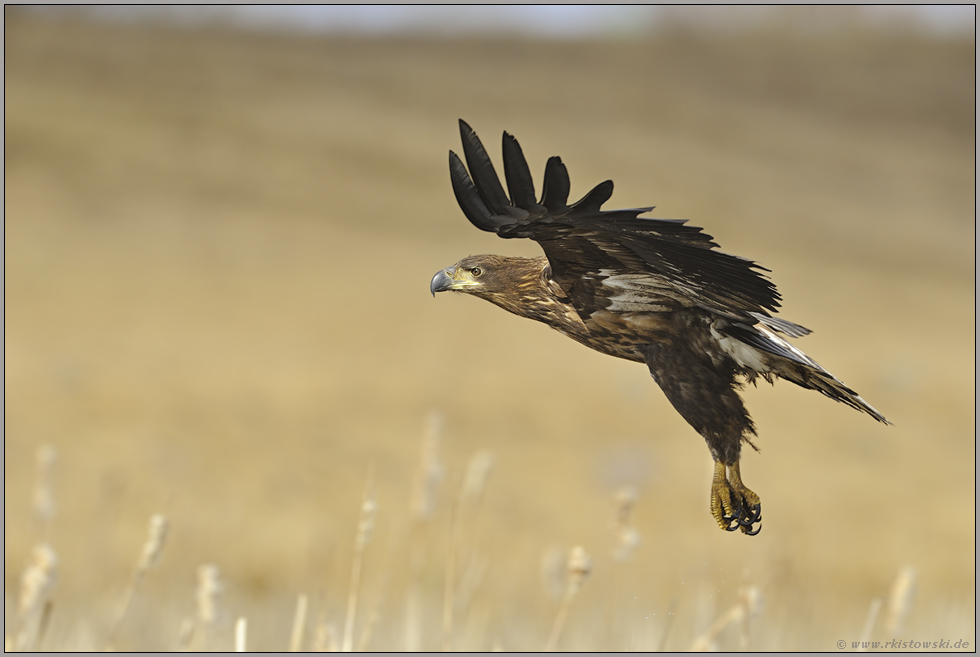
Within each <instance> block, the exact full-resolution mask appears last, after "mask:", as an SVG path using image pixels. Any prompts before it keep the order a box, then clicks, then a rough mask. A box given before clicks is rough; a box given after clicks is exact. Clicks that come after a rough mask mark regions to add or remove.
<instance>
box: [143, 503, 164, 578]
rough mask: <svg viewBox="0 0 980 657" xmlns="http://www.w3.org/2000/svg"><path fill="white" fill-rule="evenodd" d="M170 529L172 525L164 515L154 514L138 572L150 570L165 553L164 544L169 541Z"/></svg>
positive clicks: (151, 517)
mask: <svg viewBox="0 0 980 657" xmlns="http://www.w3.org/2000/svg"><path fill="white" fill-rule="evenodd" d="M169 528H170V523H169V522H167V519H166V518H165V517H164V516H163V515H162V514H159V513H154V514H153V515H152V516H150V525H149V533H148V534H147V537H146V543H144V544H143V551H142V552H140V558H139V562H138V563H137V565H136V568H137V569H138V570H148V569H149V568H150V567H151V566H153V565H154V564H155V563H156V562H157V559H159V558H160V552H161V551H163V544H164V542H165V541H166V540H167V530H168V529H169Z"/></svg>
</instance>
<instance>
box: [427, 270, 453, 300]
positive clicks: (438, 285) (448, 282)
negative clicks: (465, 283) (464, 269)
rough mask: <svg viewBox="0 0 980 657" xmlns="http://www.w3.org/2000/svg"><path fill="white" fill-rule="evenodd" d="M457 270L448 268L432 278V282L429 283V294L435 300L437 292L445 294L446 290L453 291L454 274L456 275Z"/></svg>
mask: <svg viewBox="0 0 980 657" xmlns="http://www.w3.org/2000/svg"><path fill="white" fill-rule="evenodd" d="M455 269H456V268H455V267H448V268H446V269H443V270H442V271H440V272H438V273H436V275H435V276H433V277H432V282H431V283H429V292H431V293H432V296H433V298H435V296H436V292H445V291H446V290H451V289H453V283H454V281H453V273H455V272H454V270H455Z"/></svg>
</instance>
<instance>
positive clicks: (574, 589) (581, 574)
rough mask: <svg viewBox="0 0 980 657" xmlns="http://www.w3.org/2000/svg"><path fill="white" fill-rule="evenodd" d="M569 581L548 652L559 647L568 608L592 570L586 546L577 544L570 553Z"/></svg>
mask: <svg viewBox="0 0 980 657" xmlns="http://www.w3.org/2000/svg"><path fill="white" fill-rule="evenodd" d="M566 570H567V582H566V585H565V597H564V598H562V601H561V606H560V607H559V608H558V616H556V617H555V623H554V625H552V626H551V636H550V637H549V638H548V645H547V646H546V647H545V651H546V652H553V651H554V650H555V649H556V648H557V647H558V640H559V639H560V638H561V633H562V630H563V629H564V628H565V619H566V618H567V617H568V610H569V609H570V608H571V606H572V601H573V600H574V599H575V596H576V595H578V592H579V590H580V589H581V588H582V584H583V583H584V582H585V580H586V578H587V577H588V576H589V574H590V573H591V572H592V558H591V557H590V556H589V554H588V553H587V552H586V551H585V548H583V547H581V546H578V545H576V546H575V547H573V548H572V549H571V551H570V552H569V553H568V564H567V567H566Z"/></svg>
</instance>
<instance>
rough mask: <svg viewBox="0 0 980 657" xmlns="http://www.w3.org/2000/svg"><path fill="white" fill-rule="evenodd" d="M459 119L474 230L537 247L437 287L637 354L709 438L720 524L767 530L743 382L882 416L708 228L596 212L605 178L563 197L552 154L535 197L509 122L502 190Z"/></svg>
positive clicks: (459, 186) (451, 274)
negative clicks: (752, 469)
mask: <svg viewBox="0 0 980 657" xmlns="http://www.w3.org/2000/svg"><path fill="white" fill-rule="evenodd" d="M459 128H460V136H461V138H462V142H463V155H464V157H465V158H466V165H465V166H464V164H463V162H462V160H460V158H459V156H458V155H456V153H454V152H453V151H449V174H450V179H451V181H452V187H453V192H454V194H455V196H456V201H457V202H458V203H459V207H460V208H461V209H462V211H463V214H464V215H466V218H467V219H469V221H470V222H471V223H472V224H473V225H474V226H476V227H477V228H479V229H480V230H485V231H489V232H493V233H496V234H497V235H499V236H500V237H503V238H505V239H513V238H529V239H532V240H534V241H535V242H537V243H538V244H539V245H541V248H542V249H543V250H544V256H543V257H537V258H517V257H508V256H499V255H476V256H469V257H466V258H463V259H462V260H460V261H459V262H457V263H456V264H455V265H453V266H451V267H447V268H445V269H442V270H440V271H439V272H437V273H436V274H435V276H433V277H432V281H431V283H430V285H429V290H430V292H431V293H432V295H433V297H434V296H435V294H436V292H444V291H447V290H450V291H453V292H461V293H464V294H471V295H473V296H475V297H479V298H481V299H486V300H487V301H489V302H490V303H493V304H495V305H497V306H500V307H501V308H503V309H504V310H507V311H509V312H512V313H514V314H515V315H519V316H521V317H526V318H528V319H533V320H536V321H539V322H543V323H545V324H547V325H548V326H550V327H552V328H553V329H555V330H557V331H558V332H559V333H562V334H564V335H566V336H568V337H570V338H571V339H573V340H575V341H576V342H579V343H581V344H583V345H585V346H587V347H591V348H592V349H595V350H596V351H599V352H602V353H604V354H608V355H610V356H615V357H617V358H624V359H626V360H631V361H636V362H640V363H645V364H646V366H647V367H648V368H649V370H650V374H651V375H652V376H653V379H654V380H655V381H656V382H657V384H658V385H659V386H660V388H661V390H663V392H664V394H665V395H666V397H667V399H668V401H670V403H671V405H673V407H674V408H675V409H676V410H677V412H678V413H680V414H681V416H682V417H683V418H684V419H685V420H687V422H688V424H690V425H691V426H692V427H693V428H694V430H695V431H697V432H698V433H699V434H701V436H702V437H703V438H704V440H705V442H706V443H707V445H708V450H709V451H710V452H711V457H712V459H713V460H714V473H713V476H712V480H711V491H710V509H711V515H712V516H713V517H714V519H715V521H716V522H717V523H718V525H719V526H720V527H721V528H722V529H724V530H726V531H735V530H736V529H740V530H741V531H742V533H744V534H748V535H755V534H757V533H758V532H759V531H760V530H761V529H762V502H761V500H760V498H759V496H758V495H757V494H755V493H754V492H752V491H751V490H750V489H749V488H748V487H747V486H746V485H745V484H744V483H743V482H742V474H741V471H740V467H739V460H740V456H741V449H742V444H743V443H746V444H748V445H749V446H751V447H752V448H754V449H757V448H756V447H755V445H754V444H753V442H752V437H753V436H755V435H756V430H755V426H754V424H753V422H752V419H751V417H749V413H748V411H747V410H746V408H745V405H744V404H743V402H742V399H741V397H740V396H739V394H738V390H739V389H740V388H741V387H742V386H743V385H744V384H745V383H747V382H755V381H756V379H757V378H759V377H761V378H762V379H764V380H765V381H768V382H769V383H773V381H774V379H776V378H782V379H786V380H787V381H792V382H793V383H795V384H797V385H799V386H801V387H803V388H809V389H811V390H817V391H819V392H821V393H823V394H824V395H826V396H827V397H830V398H831V399H834V400H836V401H839V402H843V403H845V404H847V405H848V406H850V407H851V408H854V409H857V410H859V411H863V412H865V413H867V414H868V415H870V416H871V417H873V418H874V419H876V420H878V421H879V422H883V423H885V424H890V423H889V422H888V421H887V420H886V419H885V417H884V416H883V415H882V414H881V413H879V412H878V411H876V410H875V409H874V408H872V407H871V406H870V405H869V404H868V403H867V402H865V401H864V400H863V399H861V397H859V396H858V394H857V393H856V392H854V391H853V390H851V389H850V388H848V387H847V386H846V385H844V383H843V382H842V381H840V380H839V379H837V378H836V377H835V376H834V375H833V374H831V373H830V372H828V371H827V370H825V369H824V368H823V367H821V366H820V365H818V364H817V363H816V361H814V360H813V359H811V358H810V357H809V356H807V355H806V354H804V353H803V352H802V351H800V350H799V349H797V348H796V347H795V346H793V345H792V344H790V343H789V342H788V341H787V339H786V338H799V337H803V336H805V335H807V334H808V333H810V331H809V329H806V328H803V327H802V326H800V325H798V324H794V323H793V322H789V321H787V320H785V319H780V318H778V317H775V316H774V313H776V312H777V309H778V308H779V302H780V299H781V297H780V295H779V293H778V292H777V290H776V287H775V285H774V284H773V283H772V282H771V281H770V280H769V278H768V277H767V276H766V274H765V273H764V272H768V271H769V270H768V269H766V268H765V267H762V266H761V265H759V264H757V263H755V262H753V261H751V260H748V259H745V258H742V257H739V256H735V255H731V254H728V253H724V252H722V251H720V250H716V249H717V247H718V245H717V244H716V243H715V242H714V241H713V238H712V237H711V236H710V235H708V234H706V233H704V232H703V231H702V229H701V228H698V227H696V226H691V225H688V224H687V222H686V220H679V219H655V218H650V217H646V216H643V215H645V214H646V213H648V212H650V211H651V210H652V209H653V206H651V207H643V208H631V209H625V210H602V205H603V204H604V203H605V202H606V201H608V200H609V198H610V196H612V191H613V183H612V181H611V180H606V181H605V182H601V183H599V184H598V185H596V186H595V187H594V188H593V189H592V190H591V191H590V192H589V193H588V194H586V195H585V196H584V197H582V198H581V199H580V200H579V201H577V202H575V203H571V204H569V202H568V194H569V188H570V183H569V177H568V170H567V169H566V168H565V165H564V163H562V161H561V158H559V157H551V158H550V159H549V160H548V161H547V164H546V165H545V169H544V181H543V189H542V191H541V196H540V198H537V197H536V195H535V191H534V182H533V181H532V179H531V173H530V169H529V168H528V164H527V161H526V160H525V159H524V154H523V151H522V150H521V146H520V144H519V143H518V142H517V139H515V138H514V137H513V136H512V135H511V134H509V133H507V132H504V133H503V165H504V178H505V179H506V181H507V189H508V191H509V193H510V194H509V196H508V194H507V193H505V192H504V189H503V186H502V185H501V183H500V179H499V178H498V176H497V173H496V170H495V169H494V166H493V163H492V162H491V161H490V157H489V156H488V155H487V151H486V149H485V148H484V147H483V144H482V143H481V142H480V139H479V137H477V135H476V133H475V132H474V131H473V129H472V128H470V126H469V125H467V124H466V122H465V121H463V120H462V119H460V121H459ZM467 167H468V169H469V170H468V171H467Z"/></svg>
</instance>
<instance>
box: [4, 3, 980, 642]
mask: <svg viewBox="0 0 980 657" xmlns="http://www.w3.org/2000/svg"><path fill="white" fill-rule="evenodd" d="M974 23H975V15H974V8H973V7H972V6H969V7H964V6H959V7H931V8H909V7H905V8H860V9H858V8H852V9H846V8H845V9H839V8H827V7H823V8H812V7H811V8H803V7H801V8H759V7H757V8H749V9H722V8H671V9H656V8H645V7H628V8H623V7H619V8H615V7H613V8H596V7H547V8H545V7H538V8H515V7H510V8H496V7H495V8H488V7H483V8H473V9H467V8H441V7H429V8H409V7H385V8H379V7H374V8H370V7H368V8H360V7H359V8H353V7H348V8H339V7H334V8H309V7H304V8H285V7H275V8H270V7H246V8H224V7H223V8H210V9H197V8H165V9H162V8H157V9H140V10H136V9H132V8H129V9H117V8H112V9H108V8H103V9H70V8H57V9H50V8H49V9H40V10H28V9H12V8H9V7H8V8H5V11H4V92H5V93H4V187H5V193H4V214H5V222H4V244H5V248H4V294H5V307H4V310H5V312H4V404H5V413H4V628H5V631H4V633H5V638H6V645H7V647H41V648H42V649H103V648H106V647H114V648H118V649H137V650H138V649H142V650H170V649H175V648H179V647H191V648H215V649H230V647H231V646H232V635H233V626H234V624H235V621H236V619H238V618H245V619H247V637H248V647H249V648H250V649H261V650H284V649H286V647H287V646H288V645H293V646H295V645H297V644H296V643H292V644H291V643H290V642H291V641H294V642H295V641H296V638H295V637H296V636H297V634H296V633H295V631H294V629H293V628H294V626H298V627H301V628H303V630H302V632H301V633H299V634H298V636H299V637H300V638H299V640H300V641H301V643H300V644H299V645H301V646H302V647H303V648H307V649H310V648H317V647H327V648H329V647H337V646H340V647H343V644H344V640H345V639H347V641H348V642H349V643H351V645H352V647H355V648H356V647H366V648H368V649H375V650H403V649H425V650H431V649H438V648H440V647H454V648H457V649H464V650H489V649H494V648H502V649H505V650H539V649H542V648H544V647H545V646H546V645H547V644H548V642H549V640H552V641H554V645H557V647H559V648H564V649H570V650H627V649H635V650H657V649H667V650H682V649H686V648H688V647H691V646H692V645H693V646H696V647H708V648H711V647H715V648H720V649H738V648H751V649H757V650H836V649H837V648H838V644H837V642H838V641H845V642H847V647H848V649H850V647H851V642H852V641H858V640H860V639H862V638H870V639H871V640H879V641H889V640H892V639H903V640H904V639H914V640H917V641H923V642H926V641H930V642H931V641H941V640H952V641H953V642H955V641H956V640H958V639H959V640H967V641H970V643H971V645H973V644H975V642H974V638H975V582H976V580H975V574H976V571H975V547H976V542H975V536H976V515H975V514H976V505H975V476H976V470H975V457H976V448H975V410H976V406H975V398H974V395H975V374H976V368H975V362H976V361H975V359H976V349H975V280H974V275H975V255H976V250H975V237H976V224H975V144H976V133H975V111H976V105H975V93H976V84H975V82H976V69H975V30H974ZM458 118H464V119H465V120H466V121H468V122H469V123H470V124H471V125H472V126H473V127H474V129H475V130H476V131H477V133H478V134H479V135H480V136H481V137H482V138H483V140H484V143H485V144H487V146H488V149H489V151H490V154H491V157H492V158H494V159H495V161H496V162H498V163H499V141H498V139H499V136H500V134H501V132H502V131H503V130H507V131H509V132H511V133H513V134H514V135H516V136H517V137H518V139H519V140H520V141H521V144H522V146H523V148H524V152H525V155H526V156H527V159H528V162H529V164H530V166H531V170H532V173H533V174H534V176H535V178H536V181H537V183H538V185H539V186H540V180H541V179H540V176H541V173H542V172H543V169H544V163H545V161H546V159H547V158H548V157H549V156H551V155H561V156H562V158H563V160H564V162H565V163H566V164H567V165H568V167H569V172H570V175H571V180H572V196H573V197H576V198H577V197H578V196H581V195H582V194H583V193H584V192H585V191H587V190H588V189H590V188H591V187H592V186H593V185H595V184H596V183H598V182H600V181H602V180H605V179H607V178H611V179H613V180H614V181H615V183H616V193H615V194H614V196H613V199H612V200H611V201H610V202H609V204H608V206H607V207H608V208H614V207H636V206H642V205H652V204H656V205H657V206H658V207H657V209H656V210H655V211H654V213H653V214H654V216H659V217H664V218H684V219H690V220H691V222H692V223H693V224H695V225H698V226H703V227H705V229H706V232H708V233H710V234H711V235H713V236H714V237H715V239H716V241H718V242H719V243H720V244H721V246H722V249H723V250H725V251H728V252H730V253H735V254H738V255H741V256H745V257H748V258H751V259H753V260H756V261H758V262H760V263H762V264H763V265H765V266H766V267H768V268H769V269H771V270H772V278H773V280H774V281H775V282H776V284H777V285H778V286H779V289H780V291H781V293H782V295H783V297H784V300H785V301H784V305H783V313H782V316H784V317H786V318H787V319H790V320H792V321H795V322H798V323H801V324H803V325H804V326H807V327H810V328H812V329H814V331H815V332H814V333H813V334H812V335H810V336H808V337H806V338H805V339H804V340H802V341H800V342H798V346H800V347H801V348H802V349H804V350H805V351H806V352H807V353H808V354H810V355H811V356H812V357H814V358H815V359H816V360H817V361H819V362H820V363H821V364H823V365H824V366H825V367H827V368H828V369H829V370H830V371H832V372H833V373H834V374H836V375H837V376H838V377H839V378H841V379H843V380H844V381H845V382H846V383H847V384H848V385H850V386H851V387H853V388H855V389H856V390H858V391H859V392H860V393H861V395H862V396H863V397H864V398H865V399H866V400H868V401H869V402H870V403H871V404H872V405H874V406H875V407H876V408H877V409H878V410H880V411H881V412H882V413H883V414H884V415H885V416H887V417H888V418H889V420H891V421H892V422H893V423H894V426H892V427H886V426H883V425H879V424H876V423H875V422H874V421H872V420H871V419H870V418H868V417H866V416H862V415H859V414H858V413H855V412H853V411H852V410H850V409H848V408H847V407H845V406H843V405H841V404H834V403H832V402H831V401H830V400H828V399H826V398H824V397H822V396H820V395H818V394H816V393H813V392H808V391H804V390H801V389H799V388H797V387H796V386H793V385H790V384H788V383H786V382H780V383H777V384H776V385H775V386H774V387H770V386H769V385H767V384H763V385H760V386H759V388H753V387H749V388H748V389H746V390H745V392H744V397H745V398H746V402H747V405H748V407H749V409H750V411H751V412H752V414H753V417H754V419H755V422H756V425H757V427H758V429H759V439H758V440H757V445H758V446H759V447H760V449H761V452H760V453H758V454H757V453H753V452H749V453H747V454H746V456H745V458H744V460H743V475H744V477H745V480H746V483H747V485H748V486H749V487H751V488H752V489H753V490H755V491H756V492H757V493H759V494H760V496H761V497H762V499H763V501H764V511H765V513H764V517H765V520H764V523H763V531H762V532H761V534H760V535H759V536H756V537H754V538H747V537H745V536H742V535H741V534H737V533H736V534H727V533H725V532H722V531H719V529H718V528H717V526H716V525H715V523H714V521H713V519H712V518H711V516H710V515H709V512H708V491H709V480H710V471H711V461H710V457H709V455H708V452H707V450H706V448H705V446H704V443H703V440H702V439H701V438H700V437H699V436H698V435H697V434H696V433H695V432H694V431H693V430H692V429H691V428H690V427H689V426H688V425H687V424H686V423H685V422H684V421H683V420H682V419H681V418H680V417H679V416H678V415H677V413H676V412H675V411H674V410H673V409H672V408H671V407H670V405H669V404H668V403H667V401H666V399H665V398H664V396H663V394H662V393H661V392H660V390H659V389H658V388H657V386H656V385H655V383H654V382H653V381H652V380H651V379H650V376H649V374H648V372H647V370H646V368H645V367H643V366H642V365H639V364H635V363H629V362H626V361H619V360H615V359H612V358H609V357H607V356H603V355H601V354H599V353H597V352H592V351H590V350H587V349H585V348H583V347H581V346H580V345H578V344H576V343H574V342H572V341H571V340H568V339H566V338H564V337H562V336H560V335H558V334H556V333H554V332H553V331H550V330H549V329H547V328H546V327H544V326H543V325H539V324H534V323H532V322H529V321H526V320H519V319H518V318H516V317H514V316H511V315H509V314H507V313H504V312H502V311H501V310H499V309H498V308H495V307H493V306H491V305H490V304H488V303H484V302H481V301H478V300H475V299H472V298H463V297H458V296H453V295H440V296H439V298H437V299H435V300H433V299H432V298H431V297H430V296H429V293H428V283H429V279H430V278H431V276H432V275H433V274H434V273H435V272H436V271H437V270H439V269H441V268H443V267H446V266H448V265H451V264H453V263H454V262H456V261H457V260H458V259H460V258H461V257H463V256H466V255H469V254H475V253H487V252H496V253H501V254H508V255H537V254H539V253H540V251H539V249H538V247H537V245H535V244H533V243H530V242H528V243H522V242H520V241H506V242H505V241H501V240H499V239H498V238H496V236H494V235H492V234H490V233H483V232H480V231H478V230H477V229H475V228H474V227H472V226H471V225H470V224H469V222H467V221H466V219H465V218H464V217H463V215H462V213H461V212H460V211H459V209H458V207H457V206H456V203H455V200H454V197H453V194H452V191H451V188H450V184H449V176H448V171H447V160H446V158H447V151H448V150H449V149H456V150H459V135H458V127H457V119H458ZM366 495H367V496H368V499H369V500H371V501H373V504H374V505H376V506H375V507H374V511H373V514H372V513H371V512H370V508H371V506H372V505H371V504H368V505H367V506H368V507H369V512H368V514H367V515H365V514H363V513H362V507H364V503H363V501H364V500H365V496H366ZM630 496H633V497H632V498H631V497H630ZM629 499H635V504H634V505H633V506H632V513H631V514H630V513H629V511H630V505H629ZM616 500H618V502H617V501H616ZM157 513H159V514H163V515H164V516H165V517H166V519H167V520H168V522H169V532H168V534H167V536H166V542H165V544H163V545H162V550H160V551H159V554H158V555H152V556H155V557H158V558H156V559H151V558H149V556H147V554H151V553H153V552H155V550H154V549H152V548H153V547H159V546H152V545H150V546H149V548H150V549H149V553H145V554H144V557H142V563H143V565H144V566H146V567H147V568H145V569H140V568H139V567H138V566H137V564H138V561H139V560H140V559H141V557H140V554H141V550H144V543H146V542H147V523H148V522H149V520H150V517H151V516H152V515H153V514H157ZM369 530H370V531H369ZM151 544H152V541H151ZM576 545H579V546H582V547H584V548H585V550H586V551H587V552H588V553H589V555H591V560H592V567H591V574H590V576H589V578H588V579H587V580H586V581H585V582H584V583H582V584H581V588H580V590H578V593H577V595H574V596H572V595H569V594H568V588H567V587H568V586H569V585H570V584H572V585H574V584H575V582H574V581H569V575H568V574H567V573H566V572H565V568H566V564H565V559H566V555H567V554H568V551H569V549H570V548H572V547H573V546H576ZM39 546H47V547H39ZM358 546H360V547H358ZM151 561H152V562H153V565H152V567H151V566H150V562H151ZM202 564H213V565H215V566H216V567H217V573H219V575H218V582H217V585H215V583H214V578H213V577H212V578H210V579H207V578H205V580H206V581H204V582H203V583H202V581H201V579H200V575H199V574H198V568H199V566H200V565H202ZM358 564H359V565H358ZM204 572H210V573H214V572H215V571H213V570H211V571H204ZM576 572H577V573H580V572H581V571H580V570H578V571H574V572H573V573H572V576H571V578H572V580H574V577H575V573H576ZM357 573H359V575H358V574H357ZM137 584H138V586H137ZM209 591H210V593H209ZM216 591H220V595H217V594H216V593H215V592H216ZM352 592H354V593H355V595H354V596H352ZM301 596H303V597H301ZM352 597H354V598H355V599H354V600H353V601H352V600H351V598H352ZM127 599H128V600H130V602H129V603H127V602H126V601H127ZM301 600H305V601H306V602H305V613H299V614H297V610H298V609H299V610H300V611H302V610H303V609H304V606H303V605H304V603H302V602H300V601H301ZM447 600H449V601H450V602H449V603H447ZM209 605H210V606H209ZM352 609H353V610H355V611H356V616H354V617H353V620H348V619H350V618H351V614H350V610H352ZM209 610H210V611H209ZM563 614H564V618H565V619H566V620H565V622H564V625H563V626H562V625H561V622H560V621H559V622H558V623H556V619H558V618H559V617H561V616H562V615H563ZM291 636H292V637H293V638H291ZM351 637H355V638H353V639H351ZM699 641H700V642H701V643H697V642H699ZM909 647H911V646H909Z"/></svg>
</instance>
